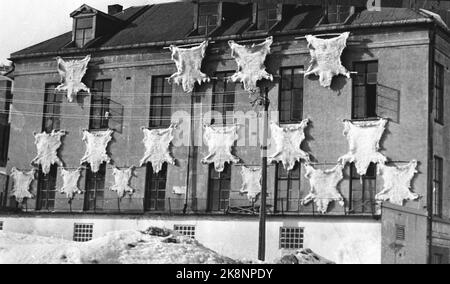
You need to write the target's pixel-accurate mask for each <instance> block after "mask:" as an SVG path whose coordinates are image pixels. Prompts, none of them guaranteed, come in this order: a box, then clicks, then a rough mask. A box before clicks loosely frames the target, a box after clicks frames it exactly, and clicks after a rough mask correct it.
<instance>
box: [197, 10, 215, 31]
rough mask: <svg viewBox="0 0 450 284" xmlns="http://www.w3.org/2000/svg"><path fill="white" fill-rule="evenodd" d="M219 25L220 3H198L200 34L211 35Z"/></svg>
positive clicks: (198, 29)
mask: <svg viewBox="0 0 450 284" xmlns="http://www.w3.org/2000/svg"><path fill="white" fill-rule="evenodd" d="M218 26H219V4H218V3H205V4H199V5H198V22H197V33H198V35H205V36H207V35H209V34H210V33H211V32H212V31H214V30H215V29H216V28H217V27H218Z"/></svg>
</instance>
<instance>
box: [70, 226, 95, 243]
mask: <svg viewBox="0 0 450 284" xmlns="http://www.w3.org/2000/svg"><path fill="white" fill-rule="evenodd" d="M93 235H94V224H84V223H74V224H73V238H72V240H73V241H74V242H77V243H85V242H89V241H91V240H92V239H93Z"/></svg>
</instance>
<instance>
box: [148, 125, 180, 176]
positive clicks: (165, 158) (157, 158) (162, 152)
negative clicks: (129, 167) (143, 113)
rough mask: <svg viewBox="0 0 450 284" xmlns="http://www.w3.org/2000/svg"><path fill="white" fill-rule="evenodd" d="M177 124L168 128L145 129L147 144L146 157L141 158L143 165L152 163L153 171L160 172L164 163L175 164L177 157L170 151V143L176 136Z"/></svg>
mask: <svg viewBox="0 0 450 284" xmlns="http://www.w3.org/2000/svg"><path fill="white" fill-rule="evenodd" d="M174 129H175V125H172V126H170V127H169V128H167V129H155V130H149V129H143V131H144V140H143V143H144V145H145V154H144V158H143V159H142V160H141V162H140V164H141V166H143V165H145V164H147V163H151V164H152V167H153V171H154V172H155V173H159V172H160V171H161V170H162V167H163V165H164V163H168V164H171V165H175V159H174V158H173V157H172V154H171V153H170V143H172V140H173V138H174V136H173V131H174Z"/></svg>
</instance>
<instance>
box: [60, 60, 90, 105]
mask: <svg viewBox="0 0 450 284" xmlns="http://www.w3.org/2000/svg"><path fill="white" fill-rule="evenodd" d="M90 60H91V56H90V55H88V56H86V57H85V58H84V59H83V60H69V61H64V59H62V58H61V57H57V59H56V61H57V63H58V73H59V75H60V76H61V85H59V86H58V87H56V91H67V100H68V101H69V102H73V99H74V97H75V96H76V95H77V94H78V92H80V91H85V92H87V93H90V90H89V88H88V87H87V86H86V85H85V84H84V83H82V82H81V80H82V79H83V77H84V75H85V74H86V71H87V66H88V64H89V61H90Z"/></svg>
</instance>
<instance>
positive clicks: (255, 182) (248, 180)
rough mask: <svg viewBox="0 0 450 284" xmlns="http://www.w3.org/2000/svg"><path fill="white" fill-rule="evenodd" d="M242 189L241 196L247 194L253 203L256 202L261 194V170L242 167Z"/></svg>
mask: <svg viewBox="0 0 450 284" xmlns="http://www.w3.org/2000/svg"><path fill="white" fill-rule="evenodd" d="M241 175H242V188H241V191H240V192H241V194H246V195H247V197H248V199H249V200H250V201H251V202H255V201H256V200H257V199H258V196H259V195H260V194H261V178H262V170H261V168H253V169H251V168H248V167H242V170H241Z"/></svg>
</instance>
